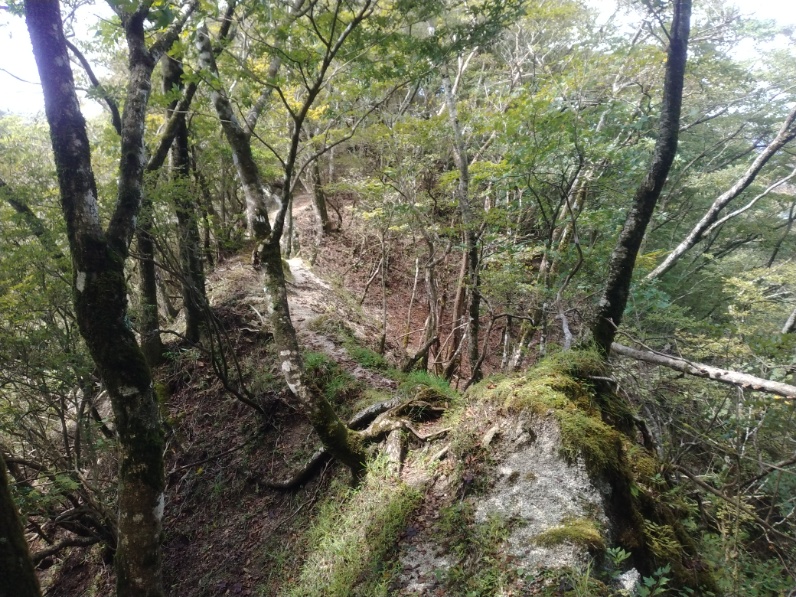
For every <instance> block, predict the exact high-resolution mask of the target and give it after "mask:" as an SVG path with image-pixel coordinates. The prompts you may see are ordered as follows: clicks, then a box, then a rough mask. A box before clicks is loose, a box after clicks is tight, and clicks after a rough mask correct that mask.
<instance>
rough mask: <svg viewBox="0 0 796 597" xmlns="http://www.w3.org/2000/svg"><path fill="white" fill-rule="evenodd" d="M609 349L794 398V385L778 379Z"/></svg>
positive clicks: (654, 354)
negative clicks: (773, 379) (772, 379)
mask: <svg viewBox="0 0 796 597" xmlns="http://www.w3.org/2000/svg"><path fill="white" fill-rule="evenodd" d="M611 351H612V352H615V353H616V354H619V355H622V356H625V357H631V358H633V359H636V360H639V361H644V362H646V363H652V364H653V365H662V366H664V367H669V368H670V369H674V370H675V371H680V372H681V373H686V374H688V375H693V376H695V377H702V378H705V379H712V380H714V381H718V382H719V383H723V384H728V385H732V386H737V387H739V388H744V389H749V390H755V391H757V392H766V393H768V394H776V395H777V396H782V397H783V398H787V399H788V400H796V386H791V385H789V384H786V383H781V382H778V381H771V380H768V379H763V378H762V377H756V376H754V375H749V374H748V373H740V372H738V371H730V370H729V369H720V368H718V367H713V366H711V365H705V364H703V363H697V362H694V361H689V360H686V359H683V358H680V357H674V356H669V355H665V354H661V353H658V352H652V351H649V350H636V349H635V348H630V347H629V346H623V345H622V344H617V343H616V342H614V343H613V344H612V345H611Z"/></svg>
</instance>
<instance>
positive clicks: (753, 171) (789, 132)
mask: <svg viewBox="0 0 796 597" xmlns="http://www.w3.org/2000/svg"><path fill="white" fill-rule="evenodd" d="M795 124H796V108H794V109H793V110H791V111H790V113H789V114H788V116H787V117H786V118H785V121H784V122H783V123H782V126H781V127H780V129H779V132H778V133H777V136H776V137H774V140H773V141H771V143H769V144H768V146H767V147H766V148H765V149H764V150H763V151H762V152H761V153H760V154H759V155H758V156H757V157H756V158H755V160H754V161H753V162H752V164H751V165H750V166H749V168H747V169H746V172H744V174H743V176H741V178H739V179H738V181H737V182H736V183H735V184H734V185H732V187H730V188H729V189H727V191H725V192H724V193H722V194H721V195H719V196H718V197H717V198H716V200H715V201H714V202H713V205H711V206H710V209H708V211H707V212H706V213H705V215H704V216H702V219H701V220H699V222H697V224H696V226H694V227H693V228H692V229H691V232H689V233H688V235H687V236H686V237H685V239H684V240H683V242H681V243H680V244H679V245H677V247H675V249H674V250H673V251H672V252H671V253H669V255H668V256H667V257H666V259H664V260H663V262H662V263H661V264H660V265H659V266H658V267H656V268H655V269H654V270H652V271H651V272H650V273H649V274H647V277H646V280H654V279H655V278H659V277H660V276H662V275H663V274H665V273H666V272H668V271H669V270H670V269H672V267H674V264H675V263H676V262H677V260H678V259H680V257H682V256H683V254H684V253H685V252H686V251H688V250H689V249H691V248H692V247H693V246H694V245H696V244H697V243H698V242H699V241H701V240H702V239H703V238H704V237H705V236H706V234H707V233H708V232H709V231H710V230H711V229H712V226H713V224H714V223H715V222H716V220H718V218H719V213H720V212H721V210H722V209H724V208H725V207H726V206H727V204H728V203H730V201H732V200H733V199H735V198H736V197H737V196H738V195H740V194H741V193H742V192H743V191H744V190H745V189H746V188H747V187H748V186H749V185H750V184H752V183H753V182H754V180H755V178H757V175H758V174H759V173H760V170H762V169H763V166H765V165H766V163H767V162H768V161H769V160H770V159H771V158H772V157H773V156H774V155H775V154H776V153H777V152H778V151H779V150H780V149H782V148H783V147H784V146H785V145H786V144H788V143H789V142H790V141H792V140H793V139H794V138H796V126H794V125H795Z"/></svg>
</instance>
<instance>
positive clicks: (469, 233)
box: [442, 71, 481, 382]
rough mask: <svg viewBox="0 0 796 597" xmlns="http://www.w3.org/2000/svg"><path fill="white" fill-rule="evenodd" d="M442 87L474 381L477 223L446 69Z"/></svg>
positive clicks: (477, 368)
mask: <svg viewBox="0 0 796 597" xmlns="http://www.w3.org/2000/svg"><path fill="white" fill-rule="evenodd" d="M442 88H443V91H444V93H445V105H446V106H447V109H448V120H449V122H450V125H451V128H452V129H453V159H454V161H455V162H456V167H457V168H458V170H459V184H458V186H457V188H456V199H457V200H458V202H459V211H460V213H461V215H462V226H463V227H464V244H465V251H466V252H467V286H468V290H469V298H470V300H469V302H468V305H467V314H468V317H469V321H468V351H467V357H468V361H469V365H470V378H471V379H472V380H473V381H474V382H477V381H479V380H480V379H481V371H480V367H481V366H480V359H479V358H478V334H479V326H480V323H481V321H480V320H481V316H480V310H481V290H480V282H481V281H480V275H479V267H480V264H479V249H478V244H479V243H478V236H479V235H478V226H477V223H476V221H475V213H474V209H473V206H472V200H471V197H470V165H469V158H468V157H467V146H466V144H465V142H464V136H463V135H462V129H461V125H460V124H459V115H458V112H457V110H456V99H455V98H454V90H453V88H452V86H451V82H450V78H449V77H448V74H447V71H445V72H444V73H443V75H442Z"/></svg>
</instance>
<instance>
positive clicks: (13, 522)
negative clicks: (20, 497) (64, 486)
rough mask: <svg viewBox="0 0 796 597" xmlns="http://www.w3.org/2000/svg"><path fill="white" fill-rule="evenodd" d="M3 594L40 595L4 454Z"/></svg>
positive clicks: (0, 505) (0, 478)
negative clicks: (10, 485) (11, 489)
mask: <svg viewBox="0 0 796 597" xmlns="http://www.w3.org/2000/svg"><path fill="white" fill-rule="evenodd" d="M0 570H2V571H3V580H2V582H0V597H40V595H41V591H40V590H39V581H38V579H37V578H36V572H35V571H34V570H33V563H32V562H31V561H30V553H29V552H28V544H27V542H26V541H25V534H24V532H23V531H22V524H21V523H20V521H19V514H18V513H17V507H16V505H15V504H14V500H12V499H11V492H10V491H9V485H8V475H7V474H6V463H5V460H3V455H2V454H0Z"/></svg>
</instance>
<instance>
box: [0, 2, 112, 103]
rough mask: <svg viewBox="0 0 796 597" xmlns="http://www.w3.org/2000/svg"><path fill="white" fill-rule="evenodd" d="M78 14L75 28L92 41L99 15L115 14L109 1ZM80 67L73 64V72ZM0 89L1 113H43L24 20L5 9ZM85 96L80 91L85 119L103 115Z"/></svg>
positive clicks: (0, 25)
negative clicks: (0, 91) (0, 90)
mask: <svg viewBox="0 0 796 597" xmlns="http://www.w3.org/2000/svg"><path fill="white" fill-rule="evenodd" d="M76 14H77V17H76V21H75V22H76V26H75V29H76V33H77V35H78V37H79V38H81V39H90V38H92V37H93V35H94V33H93V31H94V25H95V24H96V23H97V21H98V18H99V17H98V16H97V15H99V16H101V17H102V18H109V17H110V16H111V15H112V12H111V10H110V7H109V6H108V4H107V3H106V2H96V3H95V6H86V7H82V8H80V9H78V11H77V13H76ZM88 59H89V62H90V63H91V65H92V68H93V70H94V73H95V74H96V75H97V77H98V78H99V79H100V80H102V76H103V72H104V71H103V69H102V68H101V67H100V66H99V65H98V64H96V63H95V62H94V61H93V60H92V59H91V56H88ZM79 68H80V67H79V66H76V65H75V63H72V71H73V72H75V71H76V69H79ZM0 89H2V93H1V94H0V112H11V113H14V114H19V115H23V116H35V115H37V114H43V113H44V96H43V95H42V90H41V83H40V81H39V73H38V70H37V68H36V59H35V58H34V56H33V48H32V47H31V45H30V36H29V34H28V28H27V26H26V25H25V19H24V17H22V16H17V15H13V14H10V13H9V12H8V11H5V10H0ZM83 95H84V94H82V93H80V92H78V96H79V97H81V107H82V109H83V114H84V115H85V116H86V117H89V118H90V117H93V116H96V115H98V114H99V113H100V112H102V106H101V105H100V104H99V103H98V102H97V101H95V100H88V99H85V98H83V97H82V96H83Z"/></svg>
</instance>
